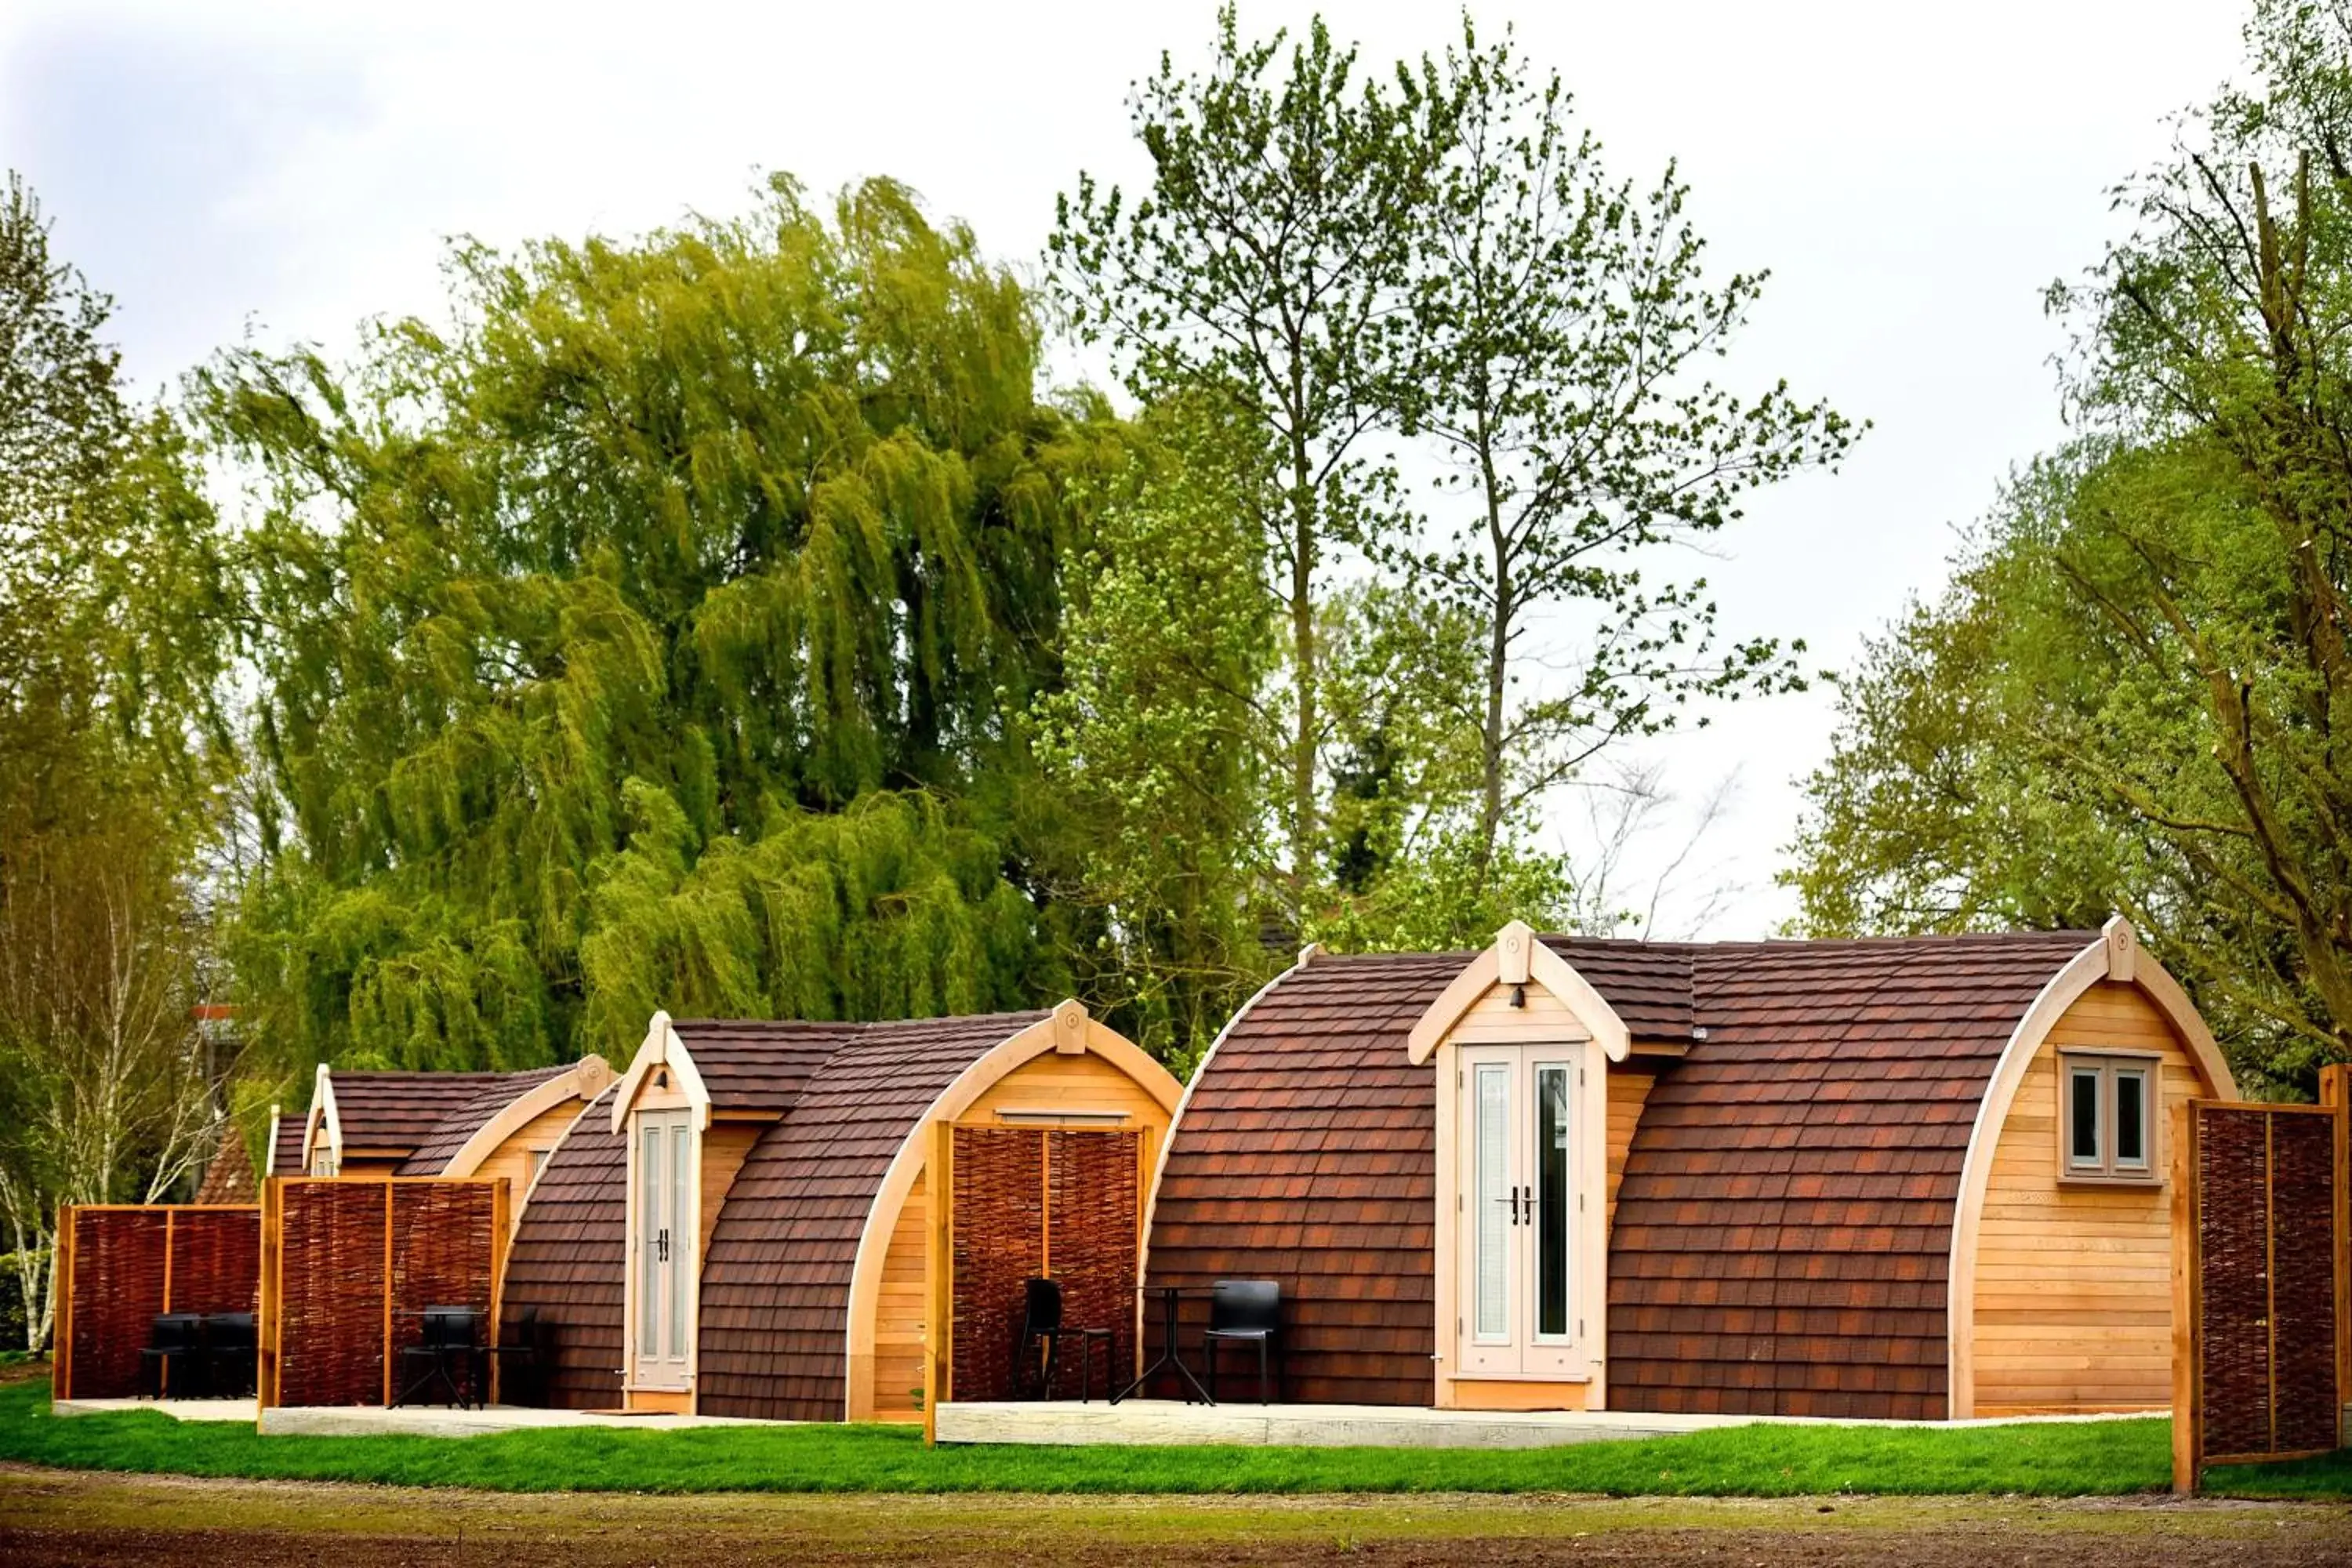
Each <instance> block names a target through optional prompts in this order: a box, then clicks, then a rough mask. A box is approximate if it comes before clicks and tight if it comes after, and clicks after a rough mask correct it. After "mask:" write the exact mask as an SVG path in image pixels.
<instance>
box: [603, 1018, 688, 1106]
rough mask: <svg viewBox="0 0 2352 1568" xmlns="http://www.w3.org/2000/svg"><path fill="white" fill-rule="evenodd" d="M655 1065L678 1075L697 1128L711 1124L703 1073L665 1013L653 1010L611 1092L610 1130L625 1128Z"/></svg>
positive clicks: (678, 1086)
mask: <svg viewBox="0 0 2352 1568" xmlns="http://www.w3.org/2000/svg"><path fill="white" fill-rule="evenodd" d="M657 1067H666V1068H669V1069H670V1071H671V1073H672V1074H673V1075H675V1076H676V1078H677V1088H678V1092H679V1093H681V1094H683V1095H684V1096H685V1097H686V1103H687V1106H688V1109H689V1110H692V1111H693V1112H694V1125H695V1128H696V1130H697V1131H699V1130H701V1129H702V1128H705V1127H708V1126H709V1125H710V1090H709V1089H707V1088H705V1087H704V1086H703V1082H702V1074H701V1073H699V1072H698V1071H696V1070H695V1066H694V1058H692V1057H691V1056H689V1055H688V1054H687V1049H686V1042H685V1041H684V1040H681V1039H679V1038H678V1037H677V1029H676V1028H674V1027H672V1026H671V1024H670V1021H669V1015H668V1014H667V1013H656V1014H655V1015H654V1016H653V1021H652V1022H651V1023H650V1024H648V1025H646V1038H645V1043H644V1044H643V1045H641V1046H639V1047H637V1054H636V1055H635V1056H634V1057H632V1058H629V1070H628V1071H627V1072H626V1073H625V1074H623V1075H622V1078H621V1087H620V1091H619V1092H618V1093H616V1094H614V1096H613V1131H615V1132H620V1131H625V1130H626V1129H627V1127H628V1125H629V1111H630V1110H632V1109H633V1108H634V1107H635V1104H636V1100H637V1096H638V1094H639V1093H640V1092H641V1091H642V1090H643V1089H644V1088H645V1083H646V1079H647V1078H649V1077H651V1076H652V1075H653V1070H654V1068H657Z"/></svg>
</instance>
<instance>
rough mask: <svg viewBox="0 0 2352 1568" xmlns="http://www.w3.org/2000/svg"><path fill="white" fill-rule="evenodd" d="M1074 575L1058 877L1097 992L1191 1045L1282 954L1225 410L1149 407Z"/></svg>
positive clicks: (1257, 664)
mask: <svg viewBox="0 0 2352 1568" xmlns="http://www.w3.org/2000/svg"><path fill="white" fill-rule="evenodd" d="M1140 434H1141V437H1142V439H1141V440H1139V442H1138V443H1137V445H1136V446H1135V447H1134V449H1133V455H1132V457H1131V459H1130V461H1129V465H1128V467H1127V468H1125V469H1124V470H1123V471H1122V472H1120V473H1118V474H1117V475H1114V476H1110V477H1109V481H1108V482H1109V483H1110V486H1111V489H1110V493H1109V494H1108V496H1107V497H1106V498H1105V499H1104V501H1103V503H1102V504H1101V505H1100V506H1099V507H1098V508H1094V509H1090V510H1091V511H1092V512H1093V513H1094V519H1095V521H1094V522H1093V525H1092V527H1091V529H1090V530H1089V531H1088V535H1087V540H1086V542H1085V544H1084V545H1083V546H1082V547H1081V549H1080V550H1079V551H1078V552H1077V553H1076V558H1075V559H1074V561H1073V563H1072V569H1071V572H1070V574H1069V582H1070V584H1071V586H1070V591H1069V605H1068V609H1067V612H1066V616H1065V619H1064V623H1063V644H1062V662H1063V669H1064V680H1063V683H1062V684H1061V685H1060V686H1059V687H1058V688H1056V689H1054V690H1053V691H1051V692H1049V693H1047V694H1046V695H1045V697H1044V698H1043V699H1041V700H1040V701H1039V703H1038V704H1037V706H1036V709H1035V711H1034V715H1033V718H1032V722H1033V725H1034V732H1035V734H1036V736H1037V751H1038V758H1039V762H1040V763H1041V765H1042V767H1043V770H1044V772H1045V775H1046V777H1047V778H1048V779H1049V780H1050V781H1052V787H1053V793H1052V795H1051V797H1050V802H1051V808H1052V809H1053V810H1054V811H1055V813H1056V814H1057V815H1058V816H1059V818H1060V821H1059V824H1058V826H1057V827H1056V828H1055V831H1057V832H1058V833H1060V834H1061V835H1063V836H1065V837H1066V839H1067V841H1068V842H1069V843H1070V844H1071V846H1072V847H1071V850H1070V852H1069V853H1068V854H1066V856H1063V857H1060V858H1059V863H1060V864H1061V865H1062V866H1063V868H1064V874H1063V876H1062V877H1061V878H1059V879H1057V880H1055V882H1054V883H1053V884H1052V885H1051V886H1050V887H1049V888H1048V889H1047V893H1048V900H1047V909H1048V912H1049V915H1050V917H1051V918H1052V919H1053V920H1054V921H1055V930H1056V931H1057V932H1058V933H1059V944H1060V945H1061V946H1062V947H1063V948H1064V950H1065V951H1066V952H1068V953H1069V956H1070V961H1071V963H1073V964H1075V965H1076V966H1077V967H1078V969H1079V971H1080V975H1081V985H1082V988H1083V989H1085V990H1086V991H1087V993H1088V994H1093V995H1097V996H1100V997H1103V998H1104V999H1105V1000H1106V1001H1108V1002H1109V1003H1111V1016H1112V1017H1113V1019H1114V1020H1115V1021H1116V1022H1118V1023H1119V1024H1121V1025H1122V1026H1125V1027H1126V1028H1127V1029H1128V1031H1129V1033H1130V1034H1131V1035H1132V1036H1133V1037H1135V1038H1136V1039H1138V1040H1139V1041H1142V1042H1144V1043H1145V1044H1147V1045H1149V1046H1150V1047H1153V1048H1155V1049H1159V1050H1161V1051H1162V1052H1164V1053H1165V1054H1166V1055H1167V1056H1168V1058H1169V1059H1171V1061H1176V1062H1178V1063H1180V1064H1181V1062H1183V1061H1185V1060H1187V1059H1189V1058H1192V1056H1194V1055H1196V1054H1197V1053H1198V1052H1199V1051H1200V1050H1201V1049H1202V1048H1204V1047H1206V1046H1207V1045H1208V1043H1209V1041H1210V1040H1211V1039H1213V1037H1215V1035H1216V1032H1217V1030H1218V1029H1219V1028H1220V1027H1222V1026H1223V1023H1224V1021H1225V1019H1226V1018H1227V1017H1228V1016H1230V1015H1231V1013H1232V1010H1233V1008H1234V1006H1235V1005H1238V1004H1239V1002H1240V1000H1241V999H1242V998H1243V997H1244V996H1246V995H1247V994H1249V993H1250V991H1251V990H1253V989H1255V987H1256V986H1257V985H1258V984H1260V983H1261V982H1262V981H1263V980H1264V979H1265V974H1266V973H1268V972H1269V959H1270V956H1271V955H1270V953H1269V951H1268V949H1267V947H1266V946H1265V943H1264V942H1262V941H1261V940H1260V938H1261V925H1262V920H1263V919H1264V917H1265V915H1266V914H1267V913H1268V912H1270V911H1269V910H1268V904H1269V900H1268V898H1267V894H1268V892H1269V890H1270V887H1271V884H1272V882H1273V879H1274V878H1275V876H1276V870H1277V868H1276V865H1275V863H1274V860H1273V858H1272V856H1271V855H1270V854H1269V853H1268V852H1267V850H1266V848H1265V845H1266V843H1267V839H1268V831H1267V830H1268V828H1269V827H1270V826H1271V820H1272V813H1271V811H1270V810H1269V806H1270V804H1271V803H1270V794H1269V788H1268V785H1269V783H1270V781H1269V779H1268V778H1267V776H1266V775H1267V761H1268V759H1269V758H1270V757H1272V756H1275V755H1277V754H1278V751H1279V735H1280V730H1281V720H1282V716H1281V714H1280V713H1279V712H1278V711H1276V710H1275V708H1274V706H1273V705H1272V704H1271V703H1270V701H1269V700H1268V698H1267V677H1268V675H1269V673H1270V671H1271V670H1272V668H1274V665H1275V659H1276V647H1275V627H1274V625H1273V620H1272V616H1271V614H1270V613H1269V612H1270V605H1269V604H1268V602H1267V599H1266V595H1265V588H1264V584H1263V579H1262V576H1261V573H1260V541H1259V538H1258V536H1257V532H1256V530H1255V527H1254V526H1253V524H1252V522H1251V521H1250V510H1249V508H1248V506H1247V505H1246V504H1244V502H1243V501H1241V500H1238V499H1237V498H1236V497H1235V496H1234V494H1233V493H1232V490H1231V489H1230V485H1229V482H1228V481H1229V480H1230V479H1232V477H1233V475H1234V471H1235V466H1234V465H1233V464H1231V463H1229V462H1226V461H1223V460H1221V458H1220V455H1219V454H1218V453H1217V451H1216V450H1215V445H1216V442H1217V440H1218V438H1219V432H1218V430H1217V427H1216V426H1215V424H1214V422H1213V421H1210V420H1201V421H1198V422H1196V421H1194V420H1192V419H1191V418H1189V417H1188V416H1187V411H1186V410H1185V409H1184V408H1183V407H1182V406H1181V405H1176V406H1171V407H1168V408H1163V409H1161V410H1160V411H1158V412H1157V413H1156V414H1155V415H1154V416H1152V417H1151V418H1150V419H1148V420H1146V421H1145V422H1144V425H1143V427H1142V430H1141V432H1140Z"/></svg>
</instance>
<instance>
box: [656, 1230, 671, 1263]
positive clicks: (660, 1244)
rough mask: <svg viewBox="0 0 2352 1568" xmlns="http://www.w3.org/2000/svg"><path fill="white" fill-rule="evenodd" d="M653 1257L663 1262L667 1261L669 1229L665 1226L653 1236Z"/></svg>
mask: <svg viewBox="0 0 2352 1568" xmlns="http://www.w3.org/2000/svg"><path fill="white" fill-rule="evenodd" d="M654 1257H655V1258H657V1259H659V1260H660V1261H661V1262H664V1263H667V1262H668V1261H669V1231H668V1229H667V1227H665V1228H664V1229H663V1230H662V1231H661V1232H660V1233H659V1234H657V1235H656V1237H654Z"/></svg>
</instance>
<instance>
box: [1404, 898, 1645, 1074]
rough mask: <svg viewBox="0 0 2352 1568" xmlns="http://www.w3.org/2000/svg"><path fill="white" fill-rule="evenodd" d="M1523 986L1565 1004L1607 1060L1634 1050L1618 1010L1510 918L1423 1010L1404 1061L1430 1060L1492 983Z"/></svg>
mask: <svg viewBox="0 0 2352 1568" xmlns="http://www.w3.org/2000/svg"><path fill="white" fill-rule="evenodd" d="M1526 984H1535V985H1540V986H1542V987H1543V988H1544V989H1545V990H1547V991H1549V992H1550V993H1551V994H1553V995H1554V996H1557V997H1559V1000H1560V1001H1561V1002H1562V1003H1564V1004H1566V1005H1567V1007H1568V1010H1569V1011H1570V1013H1572V1014H1574V1015H1575V1016H1576V1020H1577V1022H1578V1023H1580V1024H1581V1025H1583V1026H1584V1027H1585V1028H1586V1030H1587V1031H1589V1032H1590V1033H1591V1036H1592V1037H1593V1039H1594V1040H1596V1041H1597V1042H1599V1044H1600V1046H1601V1049H1602V1050H1603V1051H1605V1052H1606V1053H1608V1057H1609V1059H1610V1060H1611V1061H1612V1062H1622V1061H1623V1060H1624V1059H1625V1058H1626V1056H1627V1054H1628V1053H1630V1052H1631V1051H1632V1049H1633V1032H1632V1031H1631V1030H1629V1029H1628V1028H1626V1026H1625V1021H1624V1020H1623V1019H1622V1018H1620V1017H1619V1016H1617V1010H1616V1009H1615V1008H1614V1007H1612V1006H1611V1005H1609V1004H1608V1003H1607V1002H1606V1001H1605V1000H1603V999H1602V997H1601V993H1600V992H1598V991H1595V990H1594V989H1593V988H1592V984H1591V982H1590V981H1588V980H1586V979H1585V978H1584V976H1583V975H1581V974H1579V973H1577V972H1576V968H1575V966H1574V965H1573V964H1571V963H1569V962H1568V960H1566V959H1564V958H1562V957H1561V956H1560V955H1559V954H1558V953H1556V952H1553V951H1552V950H1551V949H1550V948H1549V947H1547V946H1546V945H1545V944H1544V943H1543V942H1538V940H1537V939H1536V933H1535V930H1534V928H1533V927H1531V926H1529V925H1528V923H1527V922H1526V921H1512V922H1511V923H1510V924H1508V925H1507V926H1505V927H1504V928H1503V929H1502V930H1501V931H1497V932H1496V933H1495V944H1494V945H1493V946H1492V947H1489V948H1487V949H1486V951H1485V952H1481V953H1479V954H1478V955H1477V956H1476V957H1475V958H1473V959H1472V960H1471V961H1470V963H1468V964H1467V965H1466V966H1465V968H1464V969H1463V971H1462V973H1459V974H1457V975H1455V976H1454V979H1453V980H1452V981H1451V982H1450V983H1449V984H1447V985H1446V987H1445V989H1444V991H1441V992H1439V993H1438V995H1437V1000H1436V1001H1434V1002H1432V1003H1431V1004H1430V1005H1429V1010H1428V1011H1427V1012H1425V1013H1423V1014H1422V1016H1421V1021H1420V1022H1419V1023H1417V1024H1415V1025H1414V1026H1412V1034H1411V1035H1409V1036H1407V1037H1406V1039H1405V1056H1406V1059H1407V1060H1409V1061H1411V1062H1412V1064H1413V1065H1414V1066H1416V1067H1418V1066H1420V1065H1421V1064H1423V1063H1424V1062H1426V1061H1428V1060H1429V1058H1431V1056H1433V1054H1434V1053H1435V1052H1436V1050H1437V1046H1438V1042H1439V1041H1441V1040H1443V1039H1444V1038H1445V1037H1447V1036H1448V1035H1450V1034H1452V1033H1453V1032H1454V1026H1455V1025H1456V1024H1458V1023H1460V1022H1461V1021H1462V1016H1463V1015H1464V1014H1465V1013H1467V1012H1469V1011H1470V1009H1471V1008H1472V1007H1474V1006H1475V1005H1477V1004H1478V1000H1479V998H1480V997H1482V996H1484V995H1486V993H1487V992H1488V991H1490V990H1492V989H1494V987H1496V985H1526Z"/></svg>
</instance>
